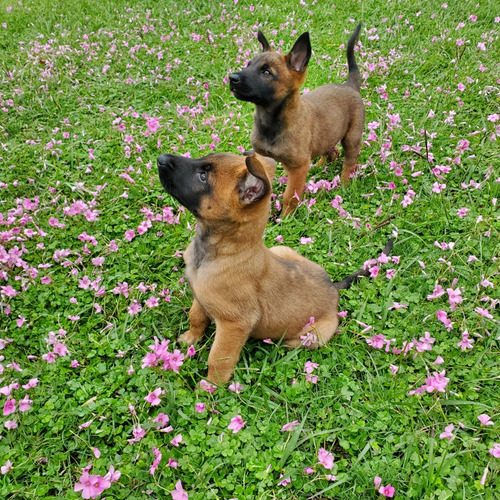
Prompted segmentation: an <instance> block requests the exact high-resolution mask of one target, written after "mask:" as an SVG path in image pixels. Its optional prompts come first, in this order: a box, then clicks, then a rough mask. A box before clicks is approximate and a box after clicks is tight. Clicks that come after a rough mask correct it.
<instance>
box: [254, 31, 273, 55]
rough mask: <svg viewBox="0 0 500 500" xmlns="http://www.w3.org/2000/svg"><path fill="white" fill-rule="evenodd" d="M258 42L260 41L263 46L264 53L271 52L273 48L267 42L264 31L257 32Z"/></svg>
mask: <svg viewBox="0 0 500 500" xmlns="http://www.w3.org/2000/svg"><path fill="white" fill-rule="evenodd" d="M257 40H259V42H260V44H261V45H262V52H270V51H271V50H273V49H271V46H270V45H269V42H268V41H267V39H266V37H265V36H264V33H262V31H260V30H259V31H257Z"/></svg>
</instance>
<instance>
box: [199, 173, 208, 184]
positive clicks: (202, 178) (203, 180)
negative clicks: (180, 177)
mask: <svg viewBox="0 0 500 500" xmlns="http://www.w3.org/2000/svg"><path fill="white" fill-rule="evenodd" d="M198 176H199V177H200V181H201V182H207V178H208V175H207V173H206V172H200V173H199V174H198Z"/></svg>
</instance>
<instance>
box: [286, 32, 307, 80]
mask: <svg viewBox="0 0 500 500" xmlns="http://www.w3.org/2000/svg"><path fill="white" fill-rule="evenodd" d="M287 58H288V65H289V66H290V68H291V69H293V70H294V71H297V72H298V73H302V72H304V71H305V70H306V68H307V64H308V63H309V59H310V58H311V41H310V39H309V33H308V32H307V31H306V32H305V33H302V35H300V36H299V38H298V39H297V41H296V42H295V44H294V46H293V47H292V50H291V51H290V52H289V53H288V54H287Z"/></svg>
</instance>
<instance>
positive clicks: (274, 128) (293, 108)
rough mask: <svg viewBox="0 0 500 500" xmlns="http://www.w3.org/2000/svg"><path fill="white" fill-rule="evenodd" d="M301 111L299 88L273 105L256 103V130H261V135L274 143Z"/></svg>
mask: <svg viewBox="0 0 500 500" xmlns="http://www.w3.org/2000/svg"><path fill="white" fill-rule="evenodd" d="M299 113H300V93H299V91H298V90H296V91H294V92H293V93H291V94H290V95H288V96H287V97H285V98H284V99H283V100H282V101H280V102H279V103H276V104H273V105H272V106H259V105H256V107H255V126H256V130H258V131H259V133H260V135H261V136H262V137H263V138H265V140H266V141H267V142H271V143H272V142H274V140H275V139H276V138H277V137H278V136H279V135H280V134H281V132H282V131H283V130H285V129H286V128H287V127H289V124H291V123H294V122H295V121H296V120H297V115H298V114H299Z"/></svg>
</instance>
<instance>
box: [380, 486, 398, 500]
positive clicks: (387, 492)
mask: <svg viewBox="0 0 500 500" xmlns="http://www.w3.org/2000/svg"><path fill="white" fill-rule="evenodd" d="M378 492H379V493H380V494H381V495H383V496H384V497H388V498H392V497H393V496H394V487H393V486H391V485H390V484H388V485H387V486H381V487H380V489H379V490H378Z"/></svg>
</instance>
